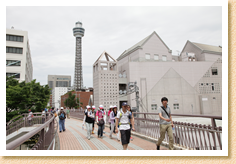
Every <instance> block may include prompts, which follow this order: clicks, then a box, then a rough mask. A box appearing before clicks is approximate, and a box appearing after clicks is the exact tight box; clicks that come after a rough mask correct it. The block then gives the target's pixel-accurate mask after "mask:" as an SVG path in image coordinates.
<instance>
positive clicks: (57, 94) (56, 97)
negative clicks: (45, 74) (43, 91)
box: [52, 87, 68, 108]
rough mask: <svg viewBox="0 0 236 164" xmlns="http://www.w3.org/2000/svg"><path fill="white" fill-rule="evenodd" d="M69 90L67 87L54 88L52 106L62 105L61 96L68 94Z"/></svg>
mask: <svg viewBox="0 0 236 164" xmlns="http://www.w3.org/2000/svg"><path fill="white" fill-rule="evenodd" d="M67 91H68V89H67V87H55V88H53V90H52V107H55V108H60V107H61V96H62V95H64V94H66V93H67Z"/></svg>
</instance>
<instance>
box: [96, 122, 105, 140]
mask: <svg viewBox="0 0 236 164" xmlns="http://www.w3.org/2000/svg"><path fill="white" fill-rule="evenodd" d="M104 127H105V125H104V124H103V125H102V126H98V136H101V137H102V135H103V129H104Z"/></svg>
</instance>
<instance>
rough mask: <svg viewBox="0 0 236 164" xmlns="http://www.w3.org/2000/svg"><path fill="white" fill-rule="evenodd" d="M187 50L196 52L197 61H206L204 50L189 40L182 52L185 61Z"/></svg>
mask: <svg viewBox="0 0 236 164" xmlns="http://www.w3.org/2000/svg"><path fill="white" fill-rule="evenodd" d="M186 52H188V53H194V54H195V57H196V61H205V55H204V54H202V50H200V49H199V48H198V47H196V46H195V45H193V44H192V43H190V42H189V41H187V43H186V45H185V47H184V49H183V50H182V53H181V58H182V61H184V59H186V58H187V56H186Z"/></svg>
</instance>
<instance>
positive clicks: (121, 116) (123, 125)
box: [116, 102, 135, 150]
mask: <svg viewBox="0 0 236 164" xmlns="http://www.w3.org/2000/svg"><path fill="white" fill-rule="evenodd" d="M130 123H131V124H132V127H133V130H135V128H134V124H133V121H132V118H131V115H130V112H129V111H128V110H127V103H126V102H123V103H122V110H120V111H119V112H118V113H117V117H116V133H118V124H119V128H120V134H121V143H122V145H123V150H127V148H128V144H129V142H130Z"/></svg>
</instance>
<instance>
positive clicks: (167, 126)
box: [156, 97, 174, 150]
mask: <svg viewBox="0 0 236 164" xmlns="http://www.w3.org/2000/svg"><path fill="white" fill-rule="evenodd" d="M161 103H162V105H163V106H160V107H159V108H158V111H157V112H158V113H159V117H160V138H159V139H158V141H157V144H156V145H157V150H160V145H161V142H162V141H163V139H164V138H165V134H166V132H167V134H168V137H169V149H170V150H173V149H174V147H173V142H174V140H173V132H172V127H174V124H173V121H172V117H171V110H170V107H169V106H168V105H167V103H168V99H167V98H166V97H163V98H162V99H161Z"/></svg>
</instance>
